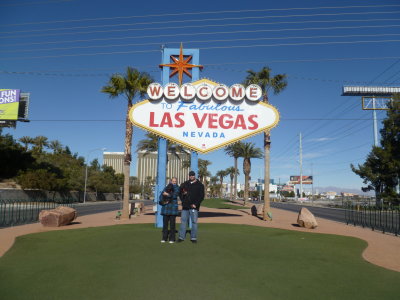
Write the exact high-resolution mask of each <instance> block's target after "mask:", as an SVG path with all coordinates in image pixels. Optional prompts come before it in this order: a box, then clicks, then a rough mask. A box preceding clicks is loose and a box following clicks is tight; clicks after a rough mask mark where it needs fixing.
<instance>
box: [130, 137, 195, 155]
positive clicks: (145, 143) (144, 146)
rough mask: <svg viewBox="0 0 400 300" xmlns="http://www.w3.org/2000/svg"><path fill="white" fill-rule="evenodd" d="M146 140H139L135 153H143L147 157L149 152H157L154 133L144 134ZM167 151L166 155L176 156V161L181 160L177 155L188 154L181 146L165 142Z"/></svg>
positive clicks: (156, 141) (156, 140)
mask: <svg viewBox="0 0 400 300" xmlns="http://www.w3.org/2000/svg"><path fill="white" fill-rule="evenodd" d="M146 137H147V138H146V139H143V140H140V141H139V143H138V145H137V148H136V152H138V151H144V152H145V153H144V154H143V155H147V154H149V153H151V152H157V151H158V136H157V135H155V134H154V133H151V132H148V133H146ZM167 149H168V153H171V154H172V155H174V156H176V157H177V158H178V159H181V157H180V156H179V154H181V153H186V154H189V151H187V150H186V149H185V148H184V147H182V146H181V145H178V144H175V143H171V142H170V141H168V140H167Z"/></svg>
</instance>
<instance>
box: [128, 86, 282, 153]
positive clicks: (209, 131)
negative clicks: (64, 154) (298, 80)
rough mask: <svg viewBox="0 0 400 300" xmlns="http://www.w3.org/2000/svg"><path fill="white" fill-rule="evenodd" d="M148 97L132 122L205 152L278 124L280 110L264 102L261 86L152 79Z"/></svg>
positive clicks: (133, 111) (133, 110)
mask: <svg viewBox="0 0 400 300" xmlns="http://www.w3.org/2000/svg"><path fill="white" fill-rule="evenodd" d="M147 94H148V96H149V98H150V99H149V100H144V101H141V102H139V103H137V104H135V105H134V106H133V107H132V108H131V110H130V112H129V117H130V120H131V122H132V123H133V124H134V125H136V126H138V127H140V128H143V129H145V130H147V131H149V132H152V133H154V134H156V135H158V136H160V137H163V138H166V139H168V140H170V141H173V142H175V143H179V144H181V145H183V146H185V147H187V148H189V149H191V150H194V151H198V152H200V153H207V152H210V151H213V150H216V149H219V148H221V147H224V146H226V145H228V144H231V143H235V142H237V141H239V140H242V139H245V138H247V137H249V136H252V135H255V134H258V133H260V132H263V131H265V130H269V129H271V128H273V127H275V126H276V125H277V124H278V122H279V113H278V111H277V110H276V108H275V107H273V106H272V105H269V104H266V103H264V102H260V101H259V100H260V98H261V96H262V91H261V88H260V87H259V86H258V85H250V86H249V87H247V88H245V87H244V86H243V85H241V84H234V85H232V86H231V87H227V86H226V85H224V84H219V83H216V82H213V81H211V80H208V79H201V80H198V81H195V82H192V83H186V84H183V85H182V86H181V87H179V86H178V85H177V84H176V83H168V84H167V85H166V86H164V87H162V86H161V85H160V84H158V83H152V84H151V85H150V86H149V87H148V89H147Z"/></svg>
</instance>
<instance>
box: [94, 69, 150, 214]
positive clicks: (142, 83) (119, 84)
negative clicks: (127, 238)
mask: <svg viewBox="0 0 400 300" xmlns="http://www.w3.org/2000/svg"><path fill="white" fill-rule="evenodd" d="M152 82H153V80H152V78H151V77H150V75H148V74H147V73H141V72H139V71H138V70H136V69H134V68H131V67H128V68H127V70H126V74H125V75H120V74H114V75H112V76H111V78H110V80H109V82H108V85H106V86H103V88H102V89H101V92H102V93H106V94H108V95H109V96H110V98H117V97H118V96H120V95H123V96H124V97H125V99H126V100H127V102H128V107H127V111H126V118H125V149H124V155H125V158H124V199H123V208H122V216H121V217H122V218H123V219H128V218H129V175H130V166H131V160H132V155H131V150H132V132H133V128H132V123H131V121H130V120H129V111H130V109H131V107H132V105H133V100H134V98H135V97H137V96H138V95H140V97H143V96H144V95H145V94H146V91H147V87H148V85H149V84H150V83H152Z"/></svg>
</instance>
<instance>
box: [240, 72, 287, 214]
mask: <svg viewBox="0 0 400 300" xmlns="http://www.w3.org/2000/svg"><path fill="white" fill-rule="evenodd" d="M247 73H248V75H247V77H246V79H245V81H244V84H245V85H246V86H248V85H250V84H257V85H259V86H260V87H261V89H262V91H263V102H265V103H268V91H269V90H270V89H272V91H273V93H274V95H277V94H279V93H280V92H282V91H283V90H284V89H285V88H286V86H287V81H286V77H287V76H286V74H278V75H275V76H273V77H272V76H271V69H270V68H268V67H263V68H262V69H261V71H260V72H255V71H252V70H248V71H247ZM270 150H271V136H270V133H269V130H267V131H265V132H264V184H265V187H264V213H263V219H264V220H271V212H270V210H271V207H270V199H269V181H270V170H269V169H270Z"/></svg>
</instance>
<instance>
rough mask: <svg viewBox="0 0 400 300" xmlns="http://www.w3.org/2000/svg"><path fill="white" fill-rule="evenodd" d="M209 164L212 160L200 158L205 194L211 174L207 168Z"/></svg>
mask: <svg viewBox="0 0 400 300" xmlns="http://www.w3.org/2000/svg"><path fill="white" fill-rule="evenodd" d="M209 165H211V161H209V160H206V159H201V158H199V160H198V166H199V178H200V181H201V182H202V183H203V185H204V195H207V177H208V176H211V174H210V172H209V171H208V170H207V167H208V166H209Z"/></svg>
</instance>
